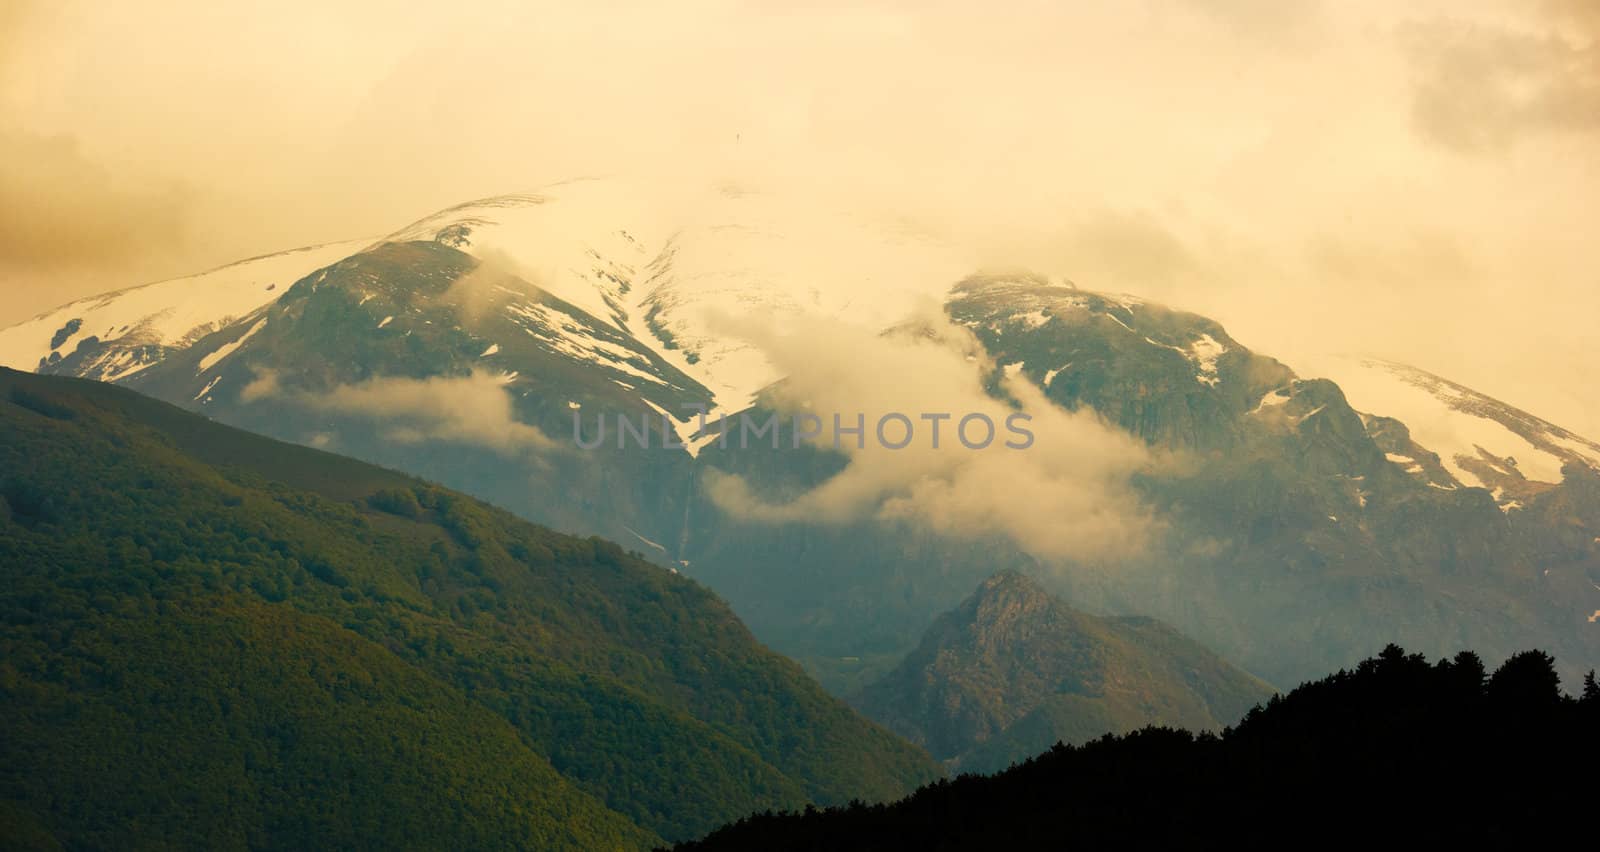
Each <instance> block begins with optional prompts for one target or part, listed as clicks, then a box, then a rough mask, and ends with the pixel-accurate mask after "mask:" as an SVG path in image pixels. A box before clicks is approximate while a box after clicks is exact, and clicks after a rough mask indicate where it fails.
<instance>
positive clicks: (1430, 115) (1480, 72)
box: [1401, 3, 1600, 153]
mask: <svg viewBox="0 0 1600 852" xmlns="http://www.w3.org/2000/svg"><path fill="white" fill-rule="evenodd" d="M1580 5H1581V4H1579V3H1571V4H1570V5H1569V6H1568V5H1562V6H1558V7H1557V8H1556V11H1558V12H1561V13H1562V18H1558V20H1561V19H1565V20H1567V21H1570V22H1572V23H1574V24H1576V25H1577V26H1578V27H1579V28H1587V29H1588V32H1587V33H1586V36H1587V39H1588V43H1586V44H1585V43H1582V42H1580V41H1578V40H1576V39H1574V38H1572V37H1569V36H1568V35H1566V34H1565V33H1563V32H1561V31H1560V30H1558V29H1556V28H1554V27H1545V28H1538V29H1528V28H1525V27H1507V26H1500V25H1496V24H1485V23H1476V22H1470V21H1463V20H1458V19H1434V20H1428V21H1421V22H1415V23H1412V24H1409V25H1407V26H1405V27H1404V28H1402V30H1401V36H1402V40H1403V43H1404V45H1405V47H1406V50H1407V52H1408V54H1409V57H1410V59H1411V62H1412V63H1413V65H1414V68H1415V74H1416V82H1415V91H1414V95H1413V106H1412V109H1413V119H1414V122H1415V125H1416V128H1417V130H1418V132H1419V133H1420V134H1421V135H1422V136H1423V137H1424V138H1426V139H1428V140H1429V141H1432V142H1434V143H1437V144H1439V145H1442V146H1444V147H1446V148H1450V149H1452V150H1455V151H1460V152H1467V153H1476V152H1500V151H1504V150H1506V149H1508V148H1510V147H1511V146H1512V145H1514V144H1515V143H1516V142H1517V141H1519V140H1520V139H1522V138H1524V137H1528V136H1533V135H1540V134H1552V133H1593V132H1595V131H1597V130H1600V42H1597V41H1596V38H1597V37H1600V26H1596V24H1595V18H1596V16H1595V14H1594V13H1593V12H1592V11H1581V12H1580V11H1577V10H1578V9H1579V7H1580ZM1588 5H1589V8H1590V9H1592V8H1593V4H1588ZM1569 8H1570V9H1571V10H1573V11H1572V12H1570V13H1569V12H1566V11H1565V10H1566V9H1569Z"/></svg>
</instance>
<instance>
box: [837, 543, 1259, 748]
mask: <svg viewBox="0 0 1600 852" xmlns="http://www.w3.org/2000/svg"><path fill="white" fill-rule="evenodd" d="M1271 695H1272V690H1271V689H1270V688H1268V687H1267V686H1266V684H1263V683H1262V682H1260V681H1259V680H1257V679H1256V678H1254V677H1252V676H1250V675H1248V674H1246V673H1245V672H1242V671H1240V670H1238V669H1236V668H1234V667H1233V666H1231V665H1229V664H1228V663H1227V662H1225V661H1224V660H1222V659H1221V658H1219V657H1217V656H1216V655H1215V654H1212V653H1211V652H1210V651H1207V650H1206V649H1205V648H1202V647H1200V646H1199V645H1197V644H1195V643H1194V642H1193V641H1191V640H1189V639H1187V638H1186V637H1184V636H1183V635H1182V634H1180V633H1178V632H1177V631H1175V630H1173V629H1172V628H1170V627H1167V626H1166V625H1164V624H1161V623H1160V622H1158V621H1155V620H1153V619H1148V618H1134V617H1124V618H1099V617H1096V616H1092V615H1088V614H1086V613H1082V612H1078V611H1076V610H1074V609H1072V608H1071V607H1069V606H1067V605H1066V604H1064V603H1062V602H1061V601H1060V600H1059V599H1056V598H1053V597H1051V596H1050V595H1049V594H1048V593H1047V592H1046V591H1045V590H1044V589H1043V588H1042V587H1041V586H1039V585H1038V584H1037V583H1035V582H1034V581H1032V580H1030V579H1028V578H1027V577H1026V576H1025V575H1023V574H1020V573H1017V572H1005V573H1001V574H997V575H995V576H994V577H991V578H990V579H988V580H986V581H984V583H983V585H981V586H979V587H978V590H977V591H976V592H974V593H973V594H972V596H971V597H969V598H967V600H966V601H964V602H963V603H962V604H961V606H960V607H958V608H956V609H955V610H952V611H951V612H948V613H945V614H944V615H942V616H940V617H939V618H938V619H937V620H936V621H935V622H934V624H933V626H932V627H931V628H929V630H928V633H927V634H926V635H925V636H924V637H923V639H922V643H921V644H920V645H918V647H917V649H916V650H915V651H913V652H912V653H911V654H910V655H909V656H908V657H907V658H906V659H905V660H904V661H902V662H901V663H900V665H899V666H897V667H896V668H895V669H894V671H892V672H890V673H889V674H888V675H887V676H886V677H884V678H883V679H882V680H880V681H878V682H876V683H874V684H872V685H871V686H869V687H868V688H867V689H866V690H865V691H864V692H863V693H862V695H861V696H860V698H859V699H858V700H857V702H856V703H857V705H858V706H860V707H861V708H862V709H863V710H864V711H865V712H866V713H867V714H868V715H870V716H872V717H873V718H875V719H878V720H880V721H882V722H883V723H884V724H886V725H887V726H888V727H889V728H890V729H891V730H894V731H896V732H898V733H900V734H902V735H904V736H906V737H907V738H908V739H910V740H911V741H912V742H915V743H918V744H920V745H922V746H924V747H925V748H927V749H928V751H929V753H931V754H932V755H933V756H934V757H937V758H940V759H943V760H946V761H948V762H950V763H951V764H952V765H953V766H954V767H955V768H957V769H960V770H962V771H974V772H992V771H996V770H999V769H1004V768H1005V767H1006V766H1008V765H1010V764H1011V763H1013V762H1016V761H1020V760H1022V759H1024V758H1027V757H1031V756H1032V755H1035V754H1038V753H1039V752H1041V751H1044V750H1045V749H1047V748H1049V747H1050V746H1051V745H1053V744H1054V743H1056V742H1066V743H1068V744H1076V743H1081V742H1087V741H1089V740H1091V739H1094V738H1096V737H1099V736H1101V735H1102V734H1105V733H1107V732H1110V733H1125V732H1127V731H1131V730H1134V729H1136V728H1141V727H1144V726H1146V725H1169V726H1173V727H1181V728H1186V729H1188V730H1194V731H1202V730H1217V729H1220V728H1222V727H1223V726H1224V725H1227V724H1231V723H1233V722H1235V721H1237V720H1238V719H1239V718H1240V717H1242V716H1243V715H1244V713H1245V711H1247V710H1249V709H1250V708H1251V707H1253V706H1255V705H1256V704H1257V703H1259V702H1262V701H1265V700H1266V699H1267V698H1269V697H1270V696H1271Z"/></svg>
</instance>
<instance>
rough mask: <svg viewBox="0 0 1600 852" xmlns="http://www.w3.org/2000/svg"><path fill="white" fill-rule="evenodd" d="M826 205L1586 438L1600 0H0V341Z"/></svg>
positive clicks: (1591, 397) (1592, 400) (1598, 178)
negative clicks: (614, 212)
mask: <svg viewBox="0 0 1600 852" xmlns="http://www.w3.org/2000/svg"><path fill="white" fill-rule="evenodd" d="M617 173H623V174H644V175H654V176H659V175H671V176H673V177H676V178H683V179H688V180H692V181H708V182H709V181H721V180H726V179H737V180H744V181H759V182H762V183H765V184H768V185H772V186H774V187H780V188H781V187H804V188H805V189H806V191H807V192H813V193H815V192H821V193H824V194H832V195H836V196H838V197H839V198H841V199H844V200H847V201H849V202H850V203H852V204H857V205H867V206H873V207H881V208H882V209H884V210H886V211H889V210H893V211H898V212H900V213H903V214H904V215H908V216H912V217H915V218H917V219H919V220H921V221H923V222H925V223H926V224H928V225H929V226H930V227H935V228H938V229H940V230H942V231H943V232H945V233H947V234H949V235H950V236H951V238H952V239H959V240H963V241H967V242H969V243H971V244H972V245H975V246H978V247H980V248H981V250H982V252H983V253H984V254H985V255H986V256H989V257H991V258H992V261H993V263H995V264H997V265H998V264H1004V265H1027V266H1033V267H1035V268H1038V269H1040V270H1041V271H1047V272H1053V273H1058V274H1065V275H1067V276H1068V277H1070V278H1072V279H1074V280H1076V281H1077V282H1078V283H1080V284H1081V285H1083V286H1085V287H1090V288H1097V289H1111V290H1122V291H1129V292H1134V293H1139V294H1142V295H1146V296H1150V297H1153V298H1157V299H1161V300H1164V301H1167V302H1170V303H1172V304H1173V305H1174V306H1177V307H1183V308H1189V309H1192V310H1198V311H1201V312H1203V313H1208V314H1210V315H1213V316H1215V317H1217V318H1218V319H1220V320H1221V321H1223V322H1224V323H1225V324H1226V325H1227V326H1228V327H1229V329H1230V331H1231V332H1232V333H1233V334H1234V336H1235V337H1237V338H1239V339H1240V340H1242V341H1243V342H1244V343H1246V344H1247V345H1251V346H1252V347H1253V348H1256V349H1259V350H1262V351H1265V352H1268V353H1270V354H1275V355H1279V356H1280V357H1283V358H1285V359H1286V360H1288V361H1289V362H1290V363H1291V364H1294V363H1295V362H1296V359H1297V358H1298V357H1299V356H1300V355H1301V354H1302V353H1310V352H1314V351H1321V350H1338V351H1351V352H1360V353H1372V354H1377V355H1383V356H1387V357H1391V358H1395V359H1398V360H1404V361H1409V362H1412V363H1415V364H1417V365H1418V366H1421V367H1424V368H1427V369H1430V370H1433V371H1434V372H1438V373H1441V374H1444V375H1447V376H1450V377H1452V378H1455V379H1457V380H1459V381H1462V382H1464V383H1466V384H1469V385H1472V386H1474V387H1477V388H1478V389H1480V390H1483V391H1485V392H1487V393H1490V394H1492V395H1496V396H1500V397H1502V398H1504V399H1506V400H1507V401H1510V402H1513V403H1516V404H1519V405H1522V406H1524V407H1528V408H1530V409H1532V410H1534V411H1535V412H1536V413H1539V414H1542V415H1544V416H1547V417H1549V418H1551V419H1553V420H1555V421H1556V422H1558V423H1561V424H1563V425H1567V426H1569V427H1571V428H1574V429H1577V430H1578V431H1581V432H1586V433H1587V434H1589V435H1590V436H1593V437H1600V402H1597V396H1596V391H1595V389H1596V388H1597V387H1600V363H1597V362H1600V358H1597V357H1596V356H1597V354H1600V330H1597V329H1600V319H1597V318H1600V247H1597V244H1600V239H1597V234H1600V213H1597V209H1600V207H1597V205H1596V203H1595V199H1600V2H1597V0H1552V2H1543V3H1541V2H1538V0H1516V2H1487V0H1486V2H1469V0H1440V2H1407V3H1396V2H1392V0H1381V1H1380V0H1374V2H1366V0H1341V2H1325V3H1319V2H1314V0H1216V1H1215V2H1207V0H1143V2H1140V0H1130V2H1126V3H1090V2H1060V0H1057V2H1037V3H1033V2H1015V3H1007V2H985V3H979V2H963V3H938V2H931V0H915V2H879V3H842V2H839V3H835V2H810V3H804V4H800V3H789V2H749V3H734V2H705V0H680V2H674V3H654V4H626V3H597V2H589V3H583V4H577V3H573V4H565V5H561V6H557V5H544V4H535V3H526V2H517V3H511V2H507V3H500V4H496V3H474V2H466V0H457V2H454V3H446V4H440V3H437V2H428V3H416V4H408V3H403V2H397V0H383V2H353V3H329V2H326V0H317V1H316V2H300V0H274V1H273V2H270V3H268V2H257V3H232V2H223V1H222V0H195V2H189V0H162V2H155V3H113V2H76V0H48V2H33V0H20V2H19V0H0V324H9V323H10V322H14V321H17V320H20V319H23V318H25V317H27V316H30V315H32V314H34V313H37V312H39V311H41V310H43V309H45V308H48V307H52V306H54V305H56V304H58V303H60V302H63V301H66V300H68V299H69V298H72V297H76V296H81V295H85V294H88V293H92V292H97V291H102V290H107V289H112V288H115V287H121V286H126V285H129V284H133V283H139V282H141V281H145V280H151V279H155V278H160V277H169V276H172V275H176V274H182V273H186V272H192V271H196V270H198V269H200V268H203V267H207V266H214V265H217V264H220V263H224V262H227V261H230V260H234V259H237V258H239V257H242V256H245V255H250V254H259V253H264V252H269V251H274V250H279V249H283V248H288V247H291V246H296V245H301V244H305V243H310V242H324V241H329V240H335V239H343V238H349V237H355V236H363V235H375V234H381V233H384V232H387V231H390V230H393V229H395V228H397V227H399V226H401V225H403V224H405V223H406V222H407V221H409V220H411V219H415V218H418V217H420V216H422V215H424V214H426V213H429V212H431V211H432V210H434V209H436V208H439V207H442V206H446V205H448V204H451V203H455V202H458V201H461V200H465V199H468V198H472V197H477V196H482V195H490V194H497V193H503V192H509V191H515V190H519V189H525V188H528V187H532V186H537V185H540V184H544V183H548V182H552V181H555V180H560V179H563V178H567V177H572V176H576V175H585V174H617Z"/></svg>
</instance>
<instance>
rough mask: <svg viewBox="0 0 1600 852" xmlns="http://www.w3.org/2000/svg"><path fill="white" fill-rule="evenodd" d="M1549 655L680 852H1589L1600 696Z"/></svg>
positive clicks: (1292, 697) (1391, 653) (1434, 670)
mask: <svg viewBox="0 0 1600 852" xmlns="http://www.w3.org/2000/svg"><path fill="white" fill-rule="evenodd" d="M1555 672H1556V670H1555V661H1554V660H1553V659H1552V658H1551V657H1550V656H1549V655H1547V654H1545V653H1543V652H1540V651H1526V652H1523V653H1520V654H1517V655H1515V656H1513V657H1511V658H1510V659H1509V660H1507V661H1506V662H1505V663H1504V664H1503V665H1501V666H1500V668H1498V669H1497V670H1495V671H1494V672H1493V674H1489V673H1487V672H1486V670H1485V666H1484V664H1483V661H1482V660H1480V659H1479V658H1478V656H1477V655H1476V654H1474V653H1472V652H1470V651H1463V652H1461V653H1459V654H1457V655H1456V656H1455V657H1454V659H1450V660H1439V661H1438V662H1434V663H1430V662H1429V661H1428V660H1426V659H1425V658H1424V657H1422V656H1421V655H1418V654H1407V653H1405V652H1404V651H1403V650H1401V649H1400V648H1399V647H1396V646H1394V645H1390V646H1389V647H1387V648H1385V649H1384V651H1383V652H1382V653H1381V654H1379V655H1378V656H1377V657H1374V658H1372V659H1368V660H1364V661H1362V662H1361V664H1360V665H1358V666H1356V668H1355V670H1353V671H1340V672H1339V673H1337V674H1334V675H1331V676H1329V677H1326V678H1323V679H1322V680H1319V681H1315V682H1312V683H1307V684H1305V685H1303V686H1301V687H1299V688H1298V689H1295V690H1294V691H1292V692H1290V693H1288V694H1287V695H1282V696H1277V697H1275V698H1273V699H1272V700H1271V701H1269V702H1268V703H1267V704H1266V705H1265V706H1263V707H1258V708H1256V709H1255V710H1253V711H1251V712H1250V713H1249V714H1248V715H1247V716H1246V717H1245V719H1244V720H1243V721H1241V722H1240V723H1239V724H1238V725H1237V726H1236V727H1234V728H1230V729H1228V730H1227V731H1225V732H1224V733H1223V734H1222V735H1221V736H1211V735H1201V736H1198V737H1197V736H1194V735H1192V734H1189V733H1188V732H1185V731H1178V730H1172V729H1166V728H1146V729H1143V730H1140V731H1136V732H1134V733H1131V734H1128V735H1126V736H1122V737H1111V736H1108V737H1104V738H1102V739H1099V740H1096V741H1094V742H1092V743H1088V744H1086V745H1083V746H1080V747H1064V746H1060V745H1058V746H1056V747H1055V748H1053V749H1051V750H1050V751H1048V752H1046V753H1045V754H1042V755H1040V756H1038V757H1036V758H1034V759H1032V760H1029V761H1027V762H1025V763H1023V764H1021V765H1018V766H1013V767H1012V768H1011V769H1009V770H1007V771H1005V772H1002V773H1000V774H998V775H994V776H987V777H980V776H963V777H960V778H957V779H954V780H946V781H940V782H937V783H934V784H932V785H929V786H927V787H924V788H923V789H921V790H919V791H918V792H917V793H916V794H914V795H913V796H911V797H909V798H907V799H904V800H902V801H900V802H897V803H894V804H890V805H879V806H866V805H861V804H854V805H850V806H848V807H842V808H830V809H827V810H807V811H806V812H804V813H799V814H770V813H769V814H761V815H757V816H754V817H751V818H748V819H746V820H743V821H741V822H739V823H737V824H735V825H731V826H727V827H724V828H722V829H719V830H718V831H716V832H714V833H713V834H711V835H710V836H709V837H707V838H705V839H704V840H702V841H700V842H696V843H688V844H684V845H682V846H680V847H679V848H680V849H684V850H713V849H766V850H774V849H793V850H799V849H808V850H809V849H830V850H832V849H1060V848H1070V847H1080V848H1090V849H1094V848H1106V847H1113V848H1123V847H1129V846H1139V847H1143V846H1149V845H1153V844H1157V843H1172V844H1175V845H1181V846H1182V847H1184V848H1193V847H1196V846H1198V847H1218V846H1230V847H1238V846H1263V845H1271V846H1282V847H1285V848H1294V847H1297V846H1323V845H1326V844H1328V843H1330V842H1338V843H1341V844H1355V843H1370V844H1374V845H1376V846H1377V847H1378V848H1388V847H1390V846H1392V845H1394V844H1395V843H1396V842H1401V841H1403V842H1407V843H1408V844H1409V843H1416V844H1424V843H1425V844H1427V846H1428V848H1438V846H1439V844H1441V843H1442V842H1443V841H1459V842H1466V843H1470V844H1472V847H1473V848H1512V847H1522V848H1526V847H1527V846H1528V844H1530V843H1531V842H1534V841H1539V840H1552V839H1556V838H1564V837H1570V838H1581V837H1584V836H1585V835H1587V838H1588V839H1587V841H1586V842H1587V843H1592V842H1593V831H1594V824H1593V814H1594V811H1595V799H1594V796H1595V793H1594V790H1595V787H1594V784H1593V783H1592V781H1585V780H1584V779H1586V778H1587V779H1592V778H1593V777H1594V774H1595V772H1596V771H1597V767H1600V688H1597V687H1596V684H1595V682H1594V678H1593V675H1592V673H1591V675H1590V676H1589V677H1588V678H1586V679H1585V682H1584V685H1583V690H1582V694H1581V697H1580V698H1571V697H1568V696H1566V695H1563V694H1562V692H1561V690H1560V688H1559V681H1558V679H1557V677H1556V673H1555Z"/></svg>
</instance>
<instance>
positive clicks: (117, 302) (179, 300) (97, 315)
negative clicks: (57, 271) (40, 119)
mask: <svg viewBox="0 0 1600 852" xmlns="http://www.w3.org/2000/svg"><path fill="white" fill-rule="evenodd" d="M366 242H367V241H364V240H353V241H348V242H339V243H328V244H327V245H320V246H307V247H305V248H300V249H294V250H291V251H285V252H279V253H277V254H270V255H264V256H262V257H256V258H251V259H249V260H242V261H239V262H238V263H231V264H229V265H227V266H223V267H219V268H217V269H213V270H211V271H210V272H203V273H201V274H199V275H190V276H186V277H183V278H174V279H172V280H170V281H159V282H156V283H154V284H146V285H144V286H142V287H131V288H128V289H126V290H119V291H117V292H114V293H106V294H103V295H99V296H91V297H89V298H87V299H79V300H78V301H76V302H72V303H70V304H67V305H63V306H61V307H59V308H57V309H55V310H53V311H48V312H46V313H43V314H40V315H39V316H37V317H34V318H33V319H31V320H28V321H26V322H22V323H18V324H17V325H14V326H10V327H9V328H5V329H0V366H5V367H13V368H15V369H19V370H38V371H39V372H46V373H54V374H60V375H68V376H81V377H83V378H90V379H100V380H102V381H116V380H118V379H122V378H127V377H128V376H131V375H133V374H135V373H137V372H139V371H140V370H142V369H145V368H146V367H149V366H150V365H152V364H156V363H159V362H160V361H161V360H162V359H163V358H164V357H166V355H167V354H168V353H169V352H172V351H174V350H181V349H184V348H186V347H187V346H189V345H190V344H191V343H193V342H194V341H195V340H197V339H199V338H200V337H202V336H204V335H206V334H209V333H211V332H213V331H216V330H217V329H219V328H222V327H223V326H226V325H228V324H229V323H231V322H233V321H235V320H237V319H239V318H241V317H244V316H246V315H248V314H250V313H253V312H254V311H256V310H257V309H259V308H260V307H261V306H263V305H266V304H269V303H271V302H273V301H274V300H276V299H277V298H278V297H279V296H281V295H282V294H283V292H284V291H285V290H286V289H287V288H288V287H289V285H290V284H293V283H294V282H295V281H297V280H298V279H300V278H301V277H302V276H304V275H306V274H308V273H310V272H313V271H315V270H317V269H320V268H321V267H323V266H326V265H327V264H330V263H334V262H335V261H338V260H340V259H341V258H344V257H347V256H349V255H350V254H351V253H353V252H355V251H356V250H358V249H359V248H360V247H361V246H363V245H365V244H366Z"/></svg>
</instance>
